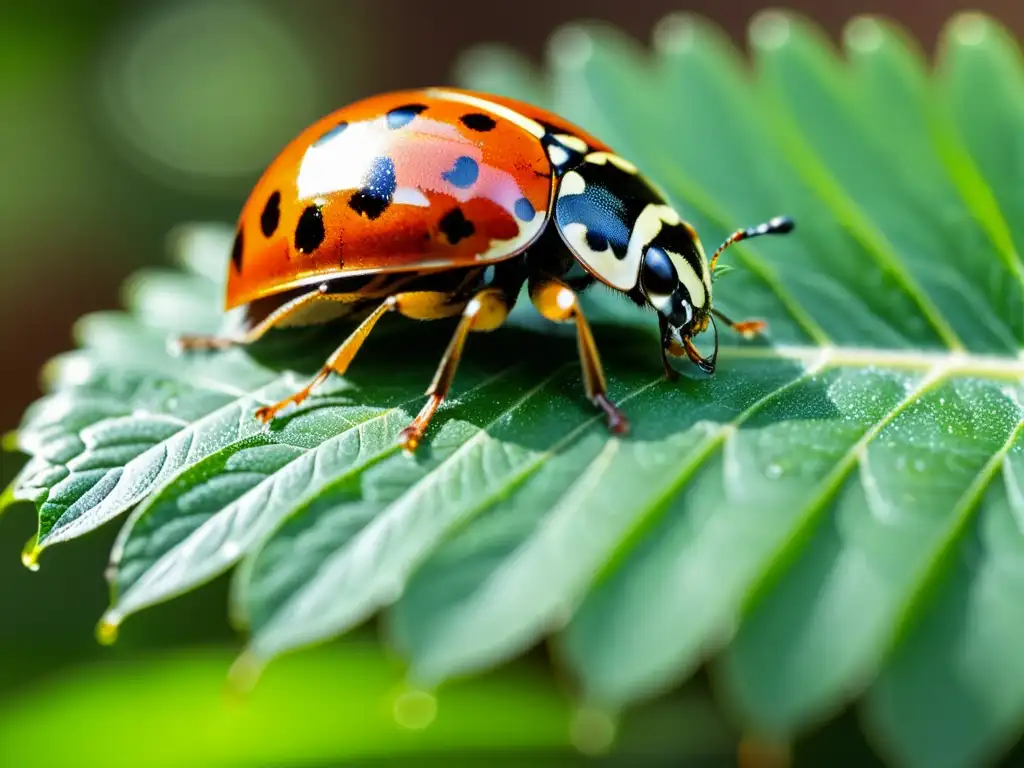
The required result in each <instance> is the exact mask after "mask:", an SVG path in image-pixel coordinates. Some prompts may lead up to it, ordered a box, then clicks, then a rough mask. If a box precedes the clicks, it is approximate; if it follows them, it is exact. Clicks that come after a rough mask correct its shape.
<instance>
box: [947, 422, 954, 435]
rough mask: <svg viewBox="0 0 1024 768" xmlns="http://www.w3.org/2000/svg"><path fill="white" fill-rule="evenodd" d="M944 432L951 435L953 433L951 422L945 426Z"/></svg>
mask: <svg viewBox="0 0 1024 768" xmlns="http://www.w3.org/2000/svg"><path fill="white" fill-rule="evenodd" d="M946 434H947V435H952V434H953V425H952V424H950V425H949V426H948V427H946Z"/></svg>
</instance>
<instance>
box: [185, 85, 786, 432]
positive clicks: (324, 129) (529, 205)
mask: <svg viewBox="0 0 1024 768" xmlns="http://www.w3.org/2000/svg"><path fill="white" fill-rule="evenodd" d="M792 228H793V223H792V222H791V221H790V220H789V219H785V218H775V219H772V220H771V221H768V222H767V223H765V224H761V225H760V226H757V227H751V228H749V229H743V230H740V231H738V232H736V233H734V234H733V235H732V236H730V237H729V238H728V239H727V240H726V241H725V243H723V244H722V246H721V247H720V248H719V249H718V250H717V251H716V252H715V253H714V255H713V256H712V257H711V260H710V262H709V261H708V259H707V258H706V256H705V254H704V249H703V247H702V246H701V243H700V239H699V238H698V237H697V234H696V232H694V230H693V228H692V227H691V226H690V225H689V224H687V223H686V222H685V221H683V219H682V218H681V217H680V216H679V214H678V213H677V212H676V211H675V209H673V208H672V206H671V205H669V203H668V202H667V200H666V198H665V196H664V195H663V194H662V193H661V192H659V191H658V190H657V189H656V188H655V187H654V186H653V185H652V184H651V183H650V182H649V181H647V180H646V179H645V178H644V177H643V176H642V175H641V174H640V173H639V172H638V171H637V169H636V167H635V166H634V165H633V164H632V163H630V162H629V161H627V160H625V159H623V158H622V157H619V156H618V155H616V154H615V153H614V152H612V151H611V149H610V148H609V147H608V146H606V145H605V144H603V143H602V142H600V141H598V140H597V139H596V138H594V137H593V136H591V135H589V134H587V133H585V132H584V131H582V130H580V129H579V128H577V127H576V126H574V125H572V124H570V123H568V122H566V121H565V120H563V119H562V118H560V117H558V116H557V115H554V114H552V113H550V112H546V111H544V110H542V109H539V108H537V107H533V106H530V105H528V104H524V103H521V102H517V101H513V100H510V99H506V98H501V97H497V96H491V95H484V94H479V93H473V92H469V91H463V90H455V89H449V88H428V89H423V90H413V91H402V92H396V93H389V94H384V95H380V96H375V97H372V98H369V99H365V100H363V101H359V102H356V103H355V104H352V105H350V106H348V107H345V108H343V109H340V110H338V111H336V112H334V113H332V114H330V115H328V116H326V117H324V118H323V119H321V120H319V121H318V122H316V123H314V124H313V125H311V126H310V127H309V128H307V129H306V130H305V131H303V132H302V133H301V134H300V135H299V136H298V137H297V138H296V139H295V140H294V141H293V142H292V143H291V144H289V145H288V146H287V147H285V149H284V151H283V152H282V153H281V154H280V155H279V156H278V157H277V159H276V160H274V162H273V163H271V165H270V167H269V168H268V169H267V170H266V172H265V173H264V175H263V177H262V178H261V179H260V180H259V181H258V182H257V184H256V187H255V188H254V189H253V192H252V194H251V195H250V197H249V200H248V201H247V202H246V204H245V207H244V208H243V210H242V214H241V217H240V218H239V222H238V230H237V234H236V236H235V242H234V247H233V249H232V253H231V263H230V265H229V266H228V280H227V297H226V305H227V308H228V309H232V308H235V307H244V310H242V315H243V319H242V321H241V324H240V326H239V328H238V329H237V330H235V331H233V332H232V333H230V334H228V335H225V336H218V337H212V338H208V337H189V338H183V339H181V340H180V344H181V346H182V347H183V348H185V349H197V348H207V349H209V348H220V347H225V346H229V345H234V344H248V343H251V342H253V341H255V340H256V339H258V338H260V337H261V336H262V335H263V334H264V333H266V331H267V330H269V329H270V328H273V327H281V326H290V325H308V324H313V323H321V322H324V321H326V320H330V319H335V318H339V317H347V318H350V319H351V320H352V321H353V323H354V324H356V323H357V325H356V326H355V329H354V330H353V331H352V333H351V335H349V337H348V338H347V339H345V340H344V341H343V342H342V344H341V346H339V347H338V348H337V350H335V352H334V353H333V354H332V355H331V356H330V357H329V358H328V360H327V361H326V363H325V364H324V366H323V368H322V369H321V370H320V372H319V373H318V374H317V375H316V377H315V378H314V379H313V380H312V381H311V382H310V383H309V384H308V385H307V386H306V387H304V388H303V389H301V390H300V391H298V392H296V393H295V394H293V395H291V396H290V397H288V398H286V399H285V400H282V401H281V402H279V403H277V404H275V405H271V406H266V407H263V408H260V409H259V410H258V411H257V414H256V415H257V417H258V418H259V419H261V420H263V421H269V420H270V419H272V418H273V417H274V415H275V414H277V413H278V412H279V411H280V410H281V409H282V408H284V407H285V406H287V405H289V404H290V403H300V402H302V401H303V400H304V399H305V398H306V397H307V396H308V395H309V393H310V392H311V391H312V389H313V388H314V387H316V386H317V385H318V384H320V383H321V382H323V381H324V380H325V379H326V378H327V377H328V376H329V375H330V373H331V371H334V372H336V373H339V374H343V373H345V371H346V370H347V369H348V366H349V363H351V362H352V359H353V357H355V354H356V352H357V351H358V350H359V347H360V346H361V345H362V343H363V341H364V340H365V339H366V337H367V335H368V334H369V333H370V331H371V329H372V328H373V326H374V325H375V324H376V322H377V321H378V320H379V319H380V318H381V317H382V316H383V315H384V313H386V312H392V311H393V312H398V313H400V314H402V315H404V316H406V317H410V318H414V319H417V320H432V319H436V318H442V317H452V316H459V317H460V320H459V323H458V326H457V327H456V329H455V333H454V335H453V337H452V340H451V343H450V344H449V346H448V349H447V351H446V352H445V354H444V356H443V357H442V359H441V363H440V366H439V367H438V370H437V374H436V375H435V377H434V380H433V382H432V383H431V385H430V389H429V390H428V392H427V394H428V400H427V402H426V404H425V405H424V407H423V409H422V410H421V411H420V413H419V415H418V416H417V417H416V419H415V420H414V421H413V422H412V424H410V425H409V426H408V427H407V428H406V429H405V430H404V431H403V432H402V436H401V441H402V444H403V446H404V447H405V448H406V449H407V450H413V449H415V447H416V446H417V445H418V444H419V442H420V441H421V440H422V438H423V434H424V432H425V431H426V428H427V425H428V424H429V423H430V419H431V417H432V416H433V415H434V413H435V411H437V408H438V406H439V405H440V404H441V402H442V401H443V400H444V398H445V396H446V395H447V394H448V390H449V388H450V387H451V384H452V380H453V378H454V376H455V369H456V366H457V365H458V361H459V358H460V356H461V352H462V348H463V346H464V344H465V341H466V337H467V336H468V335H469V332H470V331H490V330H493V329H495V328H497V327H498V326H500V325H501V324H502V323H503V322H504V320H505V318H506V317H507V315H508V313H509V311H510V310H511V308H512V305H513V304H514V302H515V300H516V297H517V295H518V294H519V292H520V289H521V288H522V286H523V284H524V283H526V284H527V285H528V290H529V294H530V299H531V301H532V302H533V304H534V306H535V307H536V308H537V310H538V311H539V312H540V313H541V314H542V315H543V316H544V317H546V318H548V319H550V320H553V321H556V322H567V321H571V322H574V323H575V324H576V330H577V333H578V337H579V349H580V361H581V363H582V366H583V383H584V387H585V388H586V393H587V397H589V398H590V399H591V401H593V402H594V404H595V405H596V406H598V407H599V408H600V409H601V410H602V411H603V412H604V413H605V415H606V416H607V419H608V426H609V428H610V429H612V430H613V431H615V432H625V431H626V429H627V428H628V422H627V420H626V417H625V416H624V415H623V414H622V412H621V411H619V409H618V408H617V407H616V406H615V405H614V404H613V403H611V402H610V401H609V400H608V397H607V395H606V387H605V379H604V373H603V372H602V370H601V362H600V359H599V357H598V353H597V348H596V345H595V343H594V338H593V335H592V334H591V331H590V327H589V326H588V324H587V321H586V319H585V318H584V316H583V313H582V311H581V309H580V306H579V302H578V299H577V293H578V292H579V291H581V290H583V289H585V288H586V287H588V286H589V285H591V284H593V283H594V282H595V281H600V282H602V283H604V284H605V285H607V286H609V287H611V288H613V289H615V290H617V291H620V292H622V293H623V294H625V295H626V296H628V297H629V298H630V299H632V300H633V301H634V302H636V303H637V304H639V305H641V306H644V305H649V306H651V307H653V308H654V309H655V310H656V311H657V312H658V318H659V322H660V325H661V341H662V361H663V363H664V365H665V371H666V373H667V374H668V375H669V377H670V378H674V376H675V372H674V371H673V369H672V368H671V367H670V365H669V362H668V356H676V357H680V356H686V357H688V358H689V359H690V360H692V361H693V362H694V363H695V364H696V365H698V366H699V367H700V368H701V369H703V370H704V371H706V372H708V373H713V372H714V369H715V361H716V358H717V354H718V335H717V327H716V329H715V331H716V332H715V352H714V353H713V354H712V355H711V356H710V357H703V356H702V355H701V354H700V352H699V351H698V350H697V348H696V347H695V346H694V345H693V341H692V338H693V337H694V336H695V335H697V334H699V333H701V332H702V331H704V330H705V329H706V328H707V326H708V323H709V322H712V324H713V322H714V320H713V318H714V317H715V316H717V317H718V318H719V319H720V320H722V321H723V322H725V323H727V324H728V325H729V326H731V327H732V328H734V329H735V330H737V331H739V332H740V333H742V334H752V333H756V332H758V331H760V330H761V329H762V328H763V327H764V324H763V323H760V322H756V321H752V322H743V323H734V322H732V321H731V320H729V319H728V318H726V317H724V316H723V315H722V314H721V313H719V312H718V311H717V310H715V309H713V308H712V306H711V274H712V272H713V271H714V269H715V264H716V262H717V260H718V256H719V254H720V253H721V252H722V251H723V250H724V249H725V248H726V247H728V246H729V245H731V244H733V243H736V242H739V241H740V240H744V239H746V238H749V237H754V236H757V235H767V234H773V233H781V232H789V231H790V230H792ZM580 267H582V269H580Z"/></svg>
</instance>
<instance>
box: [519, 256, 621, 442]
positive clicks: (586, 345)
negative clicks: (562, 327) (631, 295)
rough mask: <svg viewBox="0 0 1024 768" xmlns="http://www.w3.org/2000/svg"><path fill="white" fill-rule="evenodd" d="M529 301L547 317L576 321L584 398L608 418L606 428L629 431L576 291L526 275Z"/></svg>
mask: <svg viewBox="0 0 1024 768" xmlns="http://www.w3.org/2000/svg"><path fill="white" fill-rule="evenodd" d="M530 300H531V301H532V302H533V305H534V306H535V307H536V308H537V311H538V312H540V313H541V314H542V315H543V316H544V317H546V318H547V319H548V320H553V321H554V322H556V323H564V322H568V321H570V320H573V321H575V323H576V341H577V342H578V344H579V350H580V364H581V365H582V366H583V386H584V388H585V390H586V392H587V397H589V398H590V400H591V401H592V402H593V403H594V404H595V405H596V406H597V407H598V408H600V409H601V410H602V411H604V414H605V416H606V417H607V418H608V428H609V429H610V430H611V431H612V432H617V433H620V434H621V433H624V432H627V431H628V430H629V421H628V420H627V419H626V417H625V416H624V415H623V413H622V411H620V410H619V409H618V408H617V407H616V406H615V405H614V404H613V403H612V402H611V401H610V400H609V399H608V386H607V384H606V383H605V380H604V372H603V371H602V370H601V359H600V358H599V357H598V354H597V344H596V343H595V342H594V334H593V333H591V331H590V324H589V323H587V320H586V318H585V317H584V316H583V310H582V309H581V308H580V305H579V299H578V297H577V296H576V293H575V292H574V291H573V290H572V289H571V288H570V287H569V286H568V285H566V284H565V283H563V282H562V281H561V280H558V279H557V278H554V277H548V276H542V277H536V278H535V277H531V278H530Z"/></svg>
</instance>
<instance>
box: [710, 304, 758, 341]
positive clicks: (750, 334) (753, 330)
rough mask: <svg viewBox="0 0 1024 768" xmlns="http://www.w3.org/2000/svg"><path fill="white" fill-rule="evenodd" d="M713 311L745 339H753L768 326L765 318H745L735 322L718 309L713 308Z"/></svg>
mask: <svg viewBox="0 0 1024 768" xmlns="http://www.w3.org/2000/svg"><path fill="white" fill-rule="evenodd" d="M711 312H712V313H713V314H714V315H715V317H717V318H718V319H719V320H721V321H722V322H723V323H725V324H726V325H728V326H729V327H730V328H732V329H733V330H734V331H736V333H738V334H739V335H740V336H742V337H743V338H745V339H752V338H754V337H755V336H757V335H758V334H759V333H762V332H763V331H764V329H765V328H767V327H768V323H766V322H765V321H764V320H743V321H741V322H738V323H736V322H733V321H732V320H730V319H729V318H728V317H726V316H725V315H723V314H722V313H721V312H719V311H718V310H717V309H712V310H711Z"/></svg>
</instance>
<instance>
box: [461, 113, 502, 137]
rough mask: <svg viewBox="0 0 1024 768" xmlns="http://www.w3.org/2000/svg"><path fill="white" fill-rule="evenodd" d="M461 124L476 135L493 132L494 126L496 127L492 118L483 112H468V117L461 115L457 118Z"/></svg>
mask: <svg viewBox="0 0 1024 768" xmlns="http://www.w3.org/2000/svg"><path fill="white" fill-rule="evenodd" d="M459 120H460V121H462V124H463V125H464V126H466V127H467V128H469V130H471V131H476V132H478V133H486V132H487V131H493V130H494V126H496V125H497V123H496V122H494V118H493V117H491V116H489V115H485V114H484V113H483V112H470V113H469V114H468V115H463V116H462V117H460V118H459Z"/></svg>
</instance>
